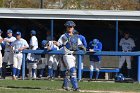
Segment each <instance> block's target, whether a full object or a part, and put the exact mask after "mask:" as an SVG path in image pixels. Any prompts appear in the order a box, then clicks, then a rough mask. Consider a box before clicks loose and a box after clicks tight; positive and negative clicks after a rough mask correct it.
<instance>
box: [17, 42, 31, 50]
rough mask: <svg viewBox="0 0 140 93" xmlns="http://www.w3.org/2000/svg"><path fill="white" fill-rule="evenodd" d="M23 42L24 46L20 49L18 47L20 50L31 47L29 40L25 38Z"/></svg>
mask: <svg viewBox="0 0 140 93" xmlns="http://www.w3.org/2000/svg"><path fill="white" fill-rule="evenodd" d="M23 43H24V46H23V47H21V48H19V49H18V50H19V51H22V50H24V49H27V48H29V45H28V43H27V41H25V40H24V41H23Z"/></svg>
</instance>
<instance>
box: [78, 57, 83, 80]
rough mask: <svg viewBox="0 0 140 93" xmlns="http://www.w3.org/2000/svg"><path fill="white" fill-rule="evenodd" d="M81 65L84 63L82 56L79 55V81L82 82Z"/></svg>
mask: <svg viewBox="0 0 140 93" xmlns="http://www.w3.org/2000/svg"><path fill="white" fill-rule="evenodd" d="M81 63H82V55H78V80H79V81H80V80H81V77H82V76H81Z"/></svg>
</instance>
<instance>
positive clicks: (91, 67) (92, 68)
mask: <svg viewBox="0 0 140 93" xmlns="http://www.w3.org/2000/svg"><path fill="white" fill-rule="evenodd" d="M93 70H94V62H93V61H90V80H91V79H92V77H93Z"/></svg>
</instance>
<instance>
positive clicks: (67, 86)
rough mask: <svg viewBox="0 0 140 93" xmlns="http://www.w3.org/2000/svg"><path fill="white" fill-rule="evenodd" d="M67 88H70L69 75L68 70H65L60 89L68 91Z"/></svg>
mask: <svg viewBox="0 0 140 93" xmlns="http://www.w3.org/2000/svg"><path fill="white" fill-rule="evenodd" d="M69 86H70V73H69V70H67V71H65V75H64V81H63V85H62V88H63V89H65V90H70V87H69Z"/></svg>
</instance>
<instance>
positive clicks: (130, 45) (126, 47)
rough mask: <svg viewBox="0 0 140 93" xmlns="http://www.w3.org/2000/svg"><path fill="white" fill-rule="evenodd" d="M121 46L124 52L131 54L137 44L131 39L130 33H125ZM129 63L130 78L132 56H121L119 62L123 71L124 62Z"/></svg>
mask: <svg viewBox="0 0 140 93" xmlns="http://www.w3.org/2000/svg"><path fill="white" fill-rule="evenodd" d="M119 46H120V47H121V50H122V52H131V51H133V50H134V47H135V42H134V40H133V39H132V38H130V37H129V33H127V32H126V33H124V38H122V39H121V40H120V43H119ZM125 60H126V63H127V77H130V74H131V57H130V56H121V57H120V62H119V68H120V70H121V68H122V66H123V64H124V62H125Z"/></svg>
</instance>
